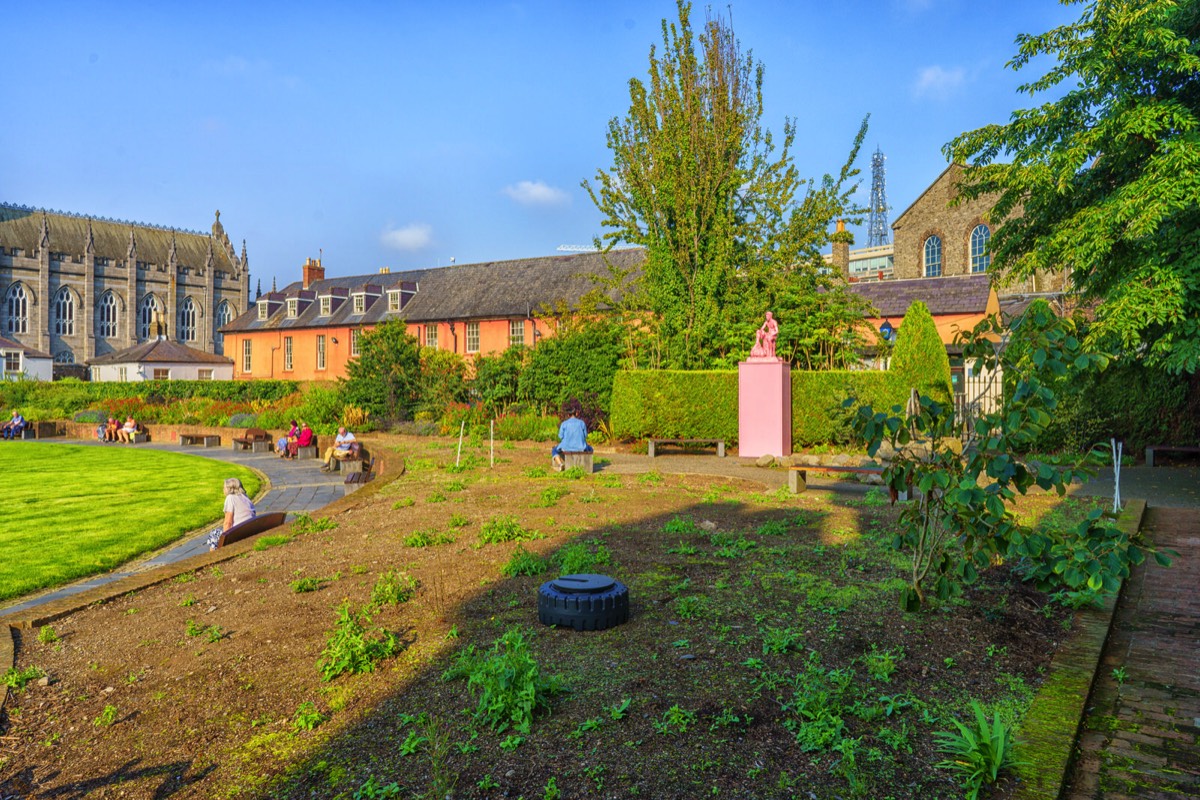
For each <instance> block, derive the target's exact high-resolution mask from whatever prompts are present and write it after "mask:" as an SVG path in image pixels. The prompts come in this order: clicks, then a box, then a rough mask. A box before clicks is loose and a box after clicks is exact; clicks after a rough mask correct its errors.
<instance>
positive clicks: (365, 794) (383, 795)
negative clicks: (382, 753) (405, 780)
mask: <svg viewBox="0 0 1200 800" xmlns="http://www.w3.org/2000/svg"><path fill="white" fill-rule="evenodd" d="M400 791H401V790H400V784H398V783H396V782H395V781H392V782H391V783H386V784H385V783H380V782H379V781H378V780H376V778H375V776H374V775H372V776H371V777H369V778H367V779H366V780H365V781H363V783H362V784H361V785H360V786H359V787H358V788H357V789H355V790H354V794H353V795H351V800H390V798H393V797H399V796H400Z"/></svg>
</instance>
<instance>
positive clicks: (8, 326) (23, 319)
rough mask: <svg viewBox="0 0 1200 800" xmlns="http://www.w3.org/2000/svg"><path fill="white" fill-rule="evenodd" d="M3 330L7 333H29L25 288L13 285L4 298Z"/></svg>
mask: <svg viewBox="0 0 1200 800" xmlns="http://www.w3.org/2000/svg"><path fill="white" fill-rule="evenodd" d="M4 301H5V303H4V304H5V312H6V313H5V315H4V329H5V330H7V331H8V332H9V333H28V332H29V294H28V292H26V291H25V287H24V286H22V285H21V284H19V283H14V284H13V285H12V286H10V287H8V294H6V295H5V296H4Z"/></svg>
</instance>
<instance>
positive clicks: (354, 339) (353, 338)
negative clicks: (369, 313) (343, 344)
mask: <svg viewBox="0 0 1200 800" xmlns="http://www.w3.org/2000/svg"><path fill="white" fill-rule="evenodd" d="M361 333H362V329H361V328H351V329H350V357H351V358H358V353H359V348H358V337H359V335H360V334H361Z"/></svg>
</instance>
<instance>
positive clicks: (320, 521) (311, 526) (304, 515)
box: [292, 511, 338, 534]
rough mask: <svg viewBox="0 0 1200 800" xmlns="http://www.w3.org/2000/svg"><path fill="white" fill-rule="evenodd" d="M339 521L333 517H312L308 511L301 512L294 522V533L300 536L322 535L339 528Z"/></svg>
mask: <svg viewBox="0 0 1200 800" xmlns="http://www.w3.org/2000/svg"><path fill="white" fill-rule="evenodd" d="M337 526H338V523H337V520H335V519H333V518H332V517H315V518H314V517H312V516H311V515H310V514H309V513H308V512H307V511H301V512H300V513H299V514H297V515H296V518H295V519H294V520H292V532H293V533H298V534H306V533H320V532H321V531H331V530H334V529H335V528H337Z"/></svg>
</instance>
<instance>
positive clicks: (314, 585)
mask: <svg viewBox="0 0 1200 800" xmlns="http://www.w3.org/2000/svg"><path fill="white" fill-rule="evenodd" d="M324 583H325V579H324V578H298V579H296V580H294V581H292V582H291V583H289V584H288V586H290V587H291V588H292V591H293V592H295V593H296V594H304V593H305V592H315V591H317V590H318V589H320V588H321V586H322V585H324Z"/></svg>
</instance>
